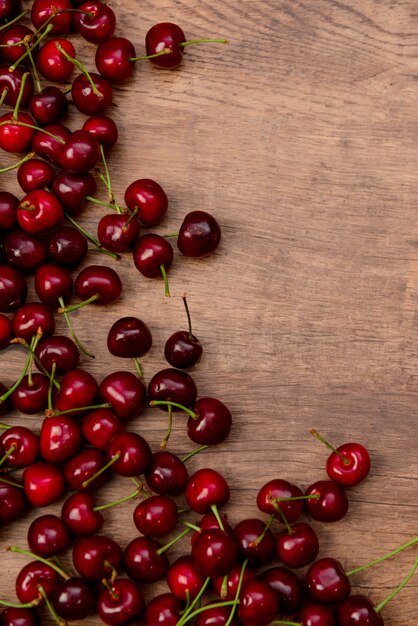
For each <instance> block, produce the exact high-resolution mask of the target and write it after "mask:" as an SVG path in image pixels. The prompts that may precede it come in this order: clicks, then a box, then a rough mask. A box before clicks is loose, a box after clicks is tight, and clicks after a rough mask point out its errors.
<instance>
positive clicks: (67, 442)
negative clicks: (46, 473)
mask: <svg viewBox="0 0 418 626" xmlns="http://www.w3.org/2000/svg"><path fill="white" fill-rule="evenodd" d="M80 448H81V428H80V425H79V424H78V423H77V422H76V421H75V420H74V419H73V418H72V417H70V416H69V415H58V416H57V417H46V418H45V419H44V420H43V422H42V426H41V433H40V453H41V456H42V458H43V459H44V461H48V463H56V464H60V463H65V462H66V461H68V460H69V459H71V458H72V457H73V456H74V455H75V454H77V452H78V451H79V450H80Z"/></svg>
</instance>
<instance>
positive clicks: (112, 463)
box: [81, 452, 122, 489]
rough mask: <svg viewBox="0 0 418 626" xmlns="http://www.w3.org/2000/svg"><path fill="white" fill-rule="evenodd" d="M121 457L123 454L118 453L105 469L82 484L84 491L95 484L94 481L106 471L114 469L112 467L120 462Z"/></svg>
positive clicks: (102, 468)
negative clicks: (110, 468)
mask: <svg viewBox="0 0 418 626" xmlns="http://www.w3.org/2000/svg"><path fill="white" fill-rule="evenodd" d="M121 456H122V453H121V452H118V453H117V454H115V456H113V457H112V458H111V459H110V461H108V462H107V463H106V464H105V465H103V467H101V468H100V469H99V470H97V472H96V473H95V474H93V476H90V478H87V480H85V481H84V482H83V483H81V486H82V487H83V489H85V488H86V487H88V486H89V485H90V484H91V483H92V482H93V480H96V478H98V477H99V476H100V475H101V474H103V473H104V472H105V471H106V470H108V469H109V467H112V465H114V464H115V463H116V461H119V459H120V457H121Z"/></svg>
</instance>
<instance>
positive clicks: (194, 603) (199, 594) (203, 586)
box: [176, 577, 213, 626]
mask: <svg viewBox="0 0 418 626" xmlns="http://www.w3.org/2000/svg"><path fill="white" fill-rule="evenodd" d="M210 580H211V579H210V578H209V577H208V578H206V580H205V582H204V583H203V585H202V586H201V588H200V591H199V593H198V594H197V596H196V597H195V599H194V600H193V602H191V604H190V606H189V608H188V609H187V611H185V612H184V614H183V615H182V617H181V619H180V620H179V621H178V622H177V624H176V626H183V624H185V623H186V621H188V619H186V618H188V616H189V615H190V613H191V612H192V611H193V609H194V607H195V606H196V604H197V603H198V602H199V601H200V598H201V597H202V596H203V594H204V593H205V591H206V587H207V586H208V585H209V583H210ZM212 606H213V605H212Z"/></svg>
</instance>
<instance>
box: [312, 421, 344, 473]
mask: <svg viewBox="0 0 418 626" xmlns="http://www.w3.org/2000/svg"><path fill="white" fill-rule="evenodd" d="M310 433H311V435H312V436H313V437H315V439H317V440H318V441H320V442H321V443H323V444H324V446H326V447H327V448H328V450H332V451H333V452H334V454H336V455H337V456H339V457H340V459H341V460H342V461H343V463H344V465H350V460H349V459H347V457H346V456H344V455H343V454H341V452H338V450H337V448H334V446H333V445H331V444H330V443H329V442H328V441H327V440H326V439H324V437H323V436H322V435H321V434H320V433H319V432H318V431H317V430H315V428H311V430H310Z"/></svg>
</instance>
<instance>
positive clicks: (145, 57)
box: [129, 48, 173, 63]
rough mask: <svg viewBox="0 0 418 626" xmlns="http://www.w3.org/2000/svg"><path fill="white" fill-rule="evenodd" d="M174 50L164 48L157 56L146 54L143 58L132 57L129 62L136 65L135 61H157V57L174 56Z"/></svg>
mask: <svg viewBox="0 0 418 626" xmlns="http://www.w3.org/2000/svg"><path fill="white" fill-rule="evenodd" d="M172 52H173V51H172V50H171V49H170V48H163V49H162V50H160V52H156V53H155V54H146V55H144V56H141V57H131V58H130V59H129V60H130V61H131V62H132V63H134V62H135V61H144V60H145V59H155V58H157V57H162V56H164V55H166V54H172Z"/></svg>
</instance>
